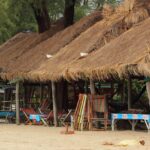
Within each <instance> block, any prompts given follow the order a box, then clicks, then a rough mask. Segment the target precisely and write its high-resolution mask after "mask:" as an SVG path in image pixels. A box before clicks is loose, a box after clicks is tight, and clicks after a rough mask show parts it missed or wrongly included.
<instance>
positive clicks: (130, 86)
mask: <svg viewBox="0 0 150 150" xmlns="http://www.w3.org/2000/svg"><path fill="white" fill-rule="evenodd" d="M131 91H132V81H131V77H130V76H129V78H128V110H129V109H131V99H132V95H131Z"/></svg>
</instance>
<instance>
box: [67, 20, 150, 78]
mask: <svg viewBox="0 0 150 150" xmlns="http://www.w3.org/2000/svg"><path fill="white" fill-rule="evenodd" d="M149 24H150V18H149V19H147V20H145V21H144V22H142V23H140V24H138V25H137V26H135V27H134V28H132V29H130V30H129V31H127V32H126V33H124V34H123V35H121V36H120V37H119V38H117V39H115V40H114V41H112V42H110V43H109V44H107V45H106V46H104V47H103V48H101V49H99V50H97V51H96V52H93V53H91V54H89V56H87V57H86V58H83V59H79V60H78V61H76V62H74V63H72V64H70V66H69V67H68V70H67V71H66V74H65V76H66V77H67V78H72V79H77V78H83V77H84V78H85V77H86V78H94V79H107V78H110V77H111V76H114V77H122V76H124V75H129V74H131V75H144V76H150V68H149V67H150V57H149V56H150V55H149V54H150V26H149Z"/></svg>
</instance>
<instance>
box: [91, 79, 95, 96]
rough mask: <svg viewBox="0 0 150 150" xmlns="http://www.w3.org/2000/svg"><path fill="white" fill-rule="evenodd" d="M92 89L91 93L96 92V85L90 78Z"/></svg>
mask: <svg viewBox="0 0 150 150" xmlns="http://www.w3.org/2000/svg"><path fill="white" fill-rule="evenodd" d="M90 91H91V94H95V93H96V92H95V85H94V81H93V80H92V79H90Z"/></svg>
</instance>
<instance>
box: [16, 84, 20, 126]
mask: <svg viewBox="0 0 150 150" xmlns="http://www.w3.org/2000/svg"><path fill="white" fill-rule="evenodd" d="M19 113H20V107H19V81H17V82H16V124H17V125H19V124H20V115H19Z"/></svg>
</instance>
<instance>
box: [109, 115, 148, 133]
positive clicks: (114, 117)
mask: <svg viewBox="0 0 150 150" xmlns="http://www.w3.org/2000/svg"><path fill="white" fill-rule="evenodd" d="M111 119H112V121H111V126H112V131H114V130H115V124H116V121H117V120H128V121H129V123H130V124H131V126H132V130H133V131H134V130H135V126H136V124H137V122H138V121H139V120H143V121H144V123H145V125H146V127H147V129H148V131H150V114H114V113H113V114H111Z"/></svg>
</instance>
